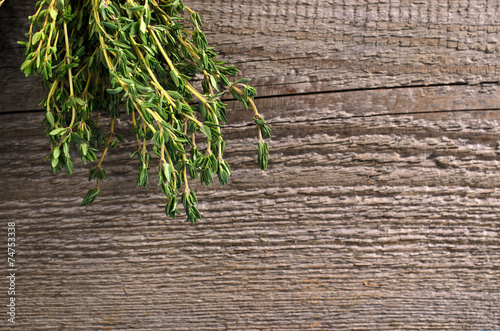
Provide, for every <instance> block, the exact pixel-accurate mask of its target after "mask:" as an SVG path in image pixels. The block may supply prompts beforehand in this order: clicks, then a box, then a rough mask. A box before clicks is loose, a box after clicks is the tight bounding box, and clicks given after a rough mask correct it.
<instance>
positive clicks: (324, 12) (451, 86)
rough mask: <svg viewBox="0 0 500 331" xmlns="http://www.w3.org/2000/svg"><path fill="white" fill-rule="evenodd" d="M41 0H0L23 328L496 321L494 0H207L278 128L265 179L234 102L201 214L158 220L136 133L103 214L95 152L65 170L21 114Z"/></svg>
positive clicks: (5, 156)
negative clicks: (26, 49)
mask: <svg viewBox="0 0 500 331" xmlns="http://www.w3.org/2000/svg"><path fill="white" fill-rule="evenodd" d="M189 3H190V5H191V7H192V8H194V9H199V8H203V2H202V1H198V0H193V1H189ZM32 6H33V3H32V2H31V1H27V0H20V1H15V2H14V1H7V2H6V3H4V5H3V6H2V8H1V9H0V20H1V21H0V29H1V33H0V47H2V48H1V49H0V112H3V113H4V114H0V117H1V121H0V132H1V133H2V135H1V138H0V151H1V152H2V157H1V158H0V168H1V169H2V171H3V174H2V179H1V185H2V190H1V191H0V201H1V204H0V219H2V220H3V221H4V222H2V224H5V221H16V223H17V234H18V242H17V244H18V246H17V249H18V255H17V257H18V265H19V272H18V278H17V288H18V292H17V299H16V300H17V301H16V302H17V304H18V306H17V307H18V323H19V324H20V325H21V328H23V329H31V328H36V329H42V330H43V329H45V330H53V329H72V330H73V329H103V330H119V329H127V328H133V329H138V330H141V329H144V330H147V329H148V330H149V329H175V330H199V329H210V330H273V329H275V330H347V329H348V330H394V329H398V330H416V329H418V330H480V329H488V330H493V329H500V324H499V323H500V322H499V321H500V315H499V312H500V304H499V303H500V281H499V279H500V271H499V270H500V268H499V267H500V253H499V252H500V235H499V233H500V228H499V224H498V213H499V210H500V190H499V189H498V182H499V180H500V177H499V176H500V171H499V170H500V169H499V167H500V166H499V163H498V159H499V157H500V155H499V154H500V149H499V148H500V147H499V146H500V129H499V126H498V120H499V110H498V108H499V106H498V105H499V104H500V102H499V101H500V91H499V90H498V88H497V85H496V84H495V83H493V84H492V83H491V82H496V81H498V78H497V77H498V64H499V62H498V61H499V60H498V59H497V51H498V42H499V40H500V39H499V36H498V26H499V22H498V20H499V19H500V18H499V17H500V16H499V15H498V12H499V11H500V4H498V3H497V2H496V1H488V0H482V1H479V0H470V1H465V0H463V1H462V0H457V1H447V2H442V1H441V2H438V1H436V0H428V1H406V0H391V1H385V2H384V1H378V2H376V1H365V2H359V1H352V0H344V1H333V2H332V1H323V0H319V1H316V2H303V1H296V0H295V1H292V0H272V1H265V2H262V1H260V2H258V1H253V0H249V1H239V0H238V1H236V0H234V1H215V2H213V7H212V9H202V10H201V15H202V16H203V17H204V18H205V22H207V28H208V32H209V39H211V40H212V41H213V42H212V44H213V45H214V46H215V47H216V48H217V49H219V50H220V51H221V53H222V55H223V56H224V58H226V59H227V60H229V61H230V62H233V63H238V64H239V66H240V67H241V68H242V69H243V73H244V74H245V75H247V76H249V77H255V79H254V82H255V83H256V85H257V87H260V88H259V93H260V95H262V96H263V97H262V98H260V99H258V100H257V103H258V106H259V108H260V109H261V110H262V112H263V113H264V115H265V116H266V118H267V119H268V120H269V121H270V122H271V123H272V125H273V139H271V141H270V147H271V158H270V164H269V169H268V171H267V172H265V173H262V172H260V171H258V170H257V166H256V160H255V158H256V156H255V154H256V153H255V139H253V138H251V137H253V136H254V133H255V132H254V130H255V129H254V127H253V126H252V125H250V121H249V119H250V116H251V114H250V113H249V112H247V111H244V110H242V109H241V106H239V105H236V104H234V103H233V102H231V101H228V103H229V106H228V108H229V109H231V112H230V123H231V124H230V125H229V126H228V127H227V130H226V133H225V135H226V138H227V139H228V145H227V156H228V160H229V162H230V164H231V167H232V170H233V175H232V177H231V180H230V185H228V186H226V187H218V186H217V185H215V187H210V188H207V187H203V186H200V185H195V187H196V190H197V192H198V196H199V199H200V202H201V205H200V209H201V211H202V213H203V215H204V219H203V221H202V222H201V223H200V224H199V225H197V226H196V227H192V226H189V225H187V224H186V223H185V222H184V220H183V219H182V218H180V219H177V220H175V221H174V220H170V219H167V218H166V217H165V216H164V213H163V211H162V204H163V203H164V201H163V199H162V197H161V195H160V194H158V189H157V187H155V183H154V181H155V180H154V176H152V178H151V184H150V187H149V188H148V189H147V190H143V189H138V188H136V187H135V184H134V178H135V176H136V161H135V160H130V158H129V157H128V155H129V152H130V151H131V150H132V149H133V143H132V142H129V143H126V144H124V146H122V147H120V148H118V149H117V150H116V151H113V153H110V154H109V156H108V157H107V158H106V161H105V163H104V165H105V167H106V171H107V173H108V175H109V177H110V179H109V180H107V181H105V182H104V183H103V184H102V194H101V195H100V197H99V198H98V200H97V201H96V203H95V204H94V205H92V206H90V207H88V208H83V207H80V206H79V203H80V201H81V198H82V195H83V194H84V193H85V191H86V190H87V189H88V187H89V184H88V183H87V182H86V177H87V171H86V170H84V169H83V167H82V165H81V164H77V170H76V172H75V174H74V175H73V176H72V177H67V176H66V175H62V174H60V175H57V176H51V175H50V171H49V166H48V164H46V163H44V161H43V159H44V156H45V154H46V153H47V151H48V145H47V142H46V139H45V137H44V133H43V129H42V128H41V127H40V126H39V123H40V121H41V118H42V117H43V114H42V113H40V112H33V113H24V114H21V113H18V112H19V111H26V110H35V109H37V108H38V106H37V105H36V104H37V103H38V101H39V100H40V96H41V94H40V93H41V91H40V89H39V87H38V85H37V84H36V81H35V80H34V79H25V78H24V77H23V75H22V73H20V72H19V71H18V69H17V68H18V67H19V66H20V63H21V62H22V59H21V54H22V49H21V48H20V47H19V46H18V45H16V44H15V41H16V40H18V39H20V38H21V37H22V34H23V33H24V31H25V30H26V28H27V24H26V20H25V17H26V16H27V15H29V13H31V11H32V9H31V7H32ZM469 83H474V85H467V84H469ZM460 84H462V85H460ZM426 85H434V86H426ZM410 86H411V87H410ZM401 87H402V88H401ZM5 112H9V113H10V114H5ZM127 129H128V123H127V122H125V121H122V122H120V123H119V130H122V131H123V132H128V131H127ZM153 168H154V167H153ZM0 236H1V237H3V238H5V237H6V227H5V226H2V228H1V229H0ZM6 300H7V297H6V292H5V291H0V301H1V302H7V301H6ZM0 323H1V324H0V325H2V327H5V326H6V323H4V322H3V321H2V322H0Z"/></svg>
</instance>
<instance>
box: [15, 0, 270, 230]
mask: <svg viewBox="0 0 500 331" xmlns="http://www.w3.org/2000/svg"><path fill="white" fill-rule="evenodd" d="M183 16H188V17H189V19H185V18H183ZM29 21H30V23H31V26H30V29H29V31H28V33H27V34H26V36H27V38H28V41H23V42H20V43H21V44H23V45H25V46H26V60H25V62H24V63H23V64H22V66H21V70H22V71H23V72H24V73H25V74H26V76H28V75H30V74H32V73H33V74H37V75H40V76H41V78H42V85H43V87H44V88H45V90H46V91H47V93H46V97H45V99H44V100H43V102H42V105H43V107H44V109H45V111H46V113H45V119H44V124H45V126H46V128H47V132H48V137H49V140H50V143H51V151H50V153H49V154H48V155H47V160H50V163H51V168H52V171H53V172H54V173H57V172H58V171H61V170H65V171H66V172H67V173H68V174H71V173H72V172H73V159H72V157H71V153H70V145H73V146H75V147H76V150H77V153H78V155H79V156H80V158H81V159H82V160H83V162H84V163H85V164H86V163H87V162H97V165H96V166H95V167H94V168H92V169H90V171H89V181H92V180H95V182H96V184H95V186H94V188H92V189H90V190H89V191H88V193H87V195H86V196H85V198H84V199H83V202H82V205H88V204H91V203H92V202H93V201H94V200H95V198H96V197H97V196H98V194H99V183H100V182H101V181H102V180H104V179H106V177H107V176H106V172H105V170H104V168H103V163H104V158H105V156H106V155H107V153H108V151H109V148H110V147H111V148H116V147H117V145H118V144H119V143H120V142H123V141H124V139H123V137H122V136H120V135H119V134H118V133H116V131H115V124H116V121H115V120H116V119H118V118H120V115H121V114H120V105H121V104H124V105H125V109H126V113H127V114H128V115H129V116H130V118H131V121H132V124H133V134H134V136H135V139H136V140H137V150H136V151H135V152H133V153H132V157H137V158H138V160H139V164H138V169H139V173H138V176H137V185H138V186H142V187H146V186H147V184H148V182H149V173H150V165H149V164H150V160H151V158H152V157H156V158H157V159H158V163H159V164H158V185H159V186H160V188H161V190H162V192H163V193H164V195H165V197H166V199H167V203H166V206H165V213H166V214H167V215H168V216H171V217H173V218H175V216H176V215H178V214H180V212H179V210H178V208H177V206H178V199H177V197H178V196H181V202H182V204H183V206H184V209H185V211H186V216H187V219H188V220H189V221H190V222H191V223H193V224H194V223H196V222H198V221H199V220H200V218H201V215H200V212H199V210H198V208H197V205H198V199H197V197H196V195H195V193H194V192H193V191H192V190H191V189H190V187H189V183H188V181H189V179H195V178H197V177H198V176H199V177H200V181H201V183H203V184H205V185H210V184H211V183H212V182H213V178H214V176H217V178H218V180H219V182H220V183H221V184H222V185H224V184H227V182H228V179H229V176H230V175H231V171H230V168H229V165H228V163H227V161H226V160H225V159H224V158H223V153H224V147H225V141H224V139H223V136H222V128H223V125H224V124H225V123H227V115H226V104H224V103H223V102H222V101H221V96H222V95H223V94H224V93H225V91H227V90H229V91H230V93H231V94H232V95H233V96H234V97H235V98H236V99H237V100H239V101H241V102H242V103H243V104H244V105H245V107H246V108H247V109H252V110H253V112H254V118H253V120H254V122H255V124H256V126H257V131H258V137H259V140H258V163H259V165H260V168H261V169H263V170H264V169H266V167H267V160H268V145H267V143H266V142H265V141H264V138H265V137H270V128H269V126H268V124H267V123H266V122H265V120H264V118H263V117H262V116H261V115H260V114H259V112H258V111H257V108H256V106H255V103H254V101H253V99H254V97H255V96H256V94H257V92H256V90H255V88H253V87H251V86H250V85H247V83H248V81H249V80H248V79H240V80H238V81H236V82H234V83H231V82H230V81H229V79H228V76H236V75H238V73H239V70H238V69H237V68H236V67H234V66H228V65H227V64H226V62H223V61H220V60H217V53H216V52H215V51H214V50H213V48H212V47H209V46H208V43H207V40H206V37H205V34H204V32H203V30H202V28H203V23H202V21H201V18H200V16H199V14H198V13H197V12H195V11H193V10H192V9H190V8H188V7H187V6H185V5H184V4H183V1H181V0H123V1H118V0H80V1H76V0H41V1H39V2H38V3H37V5H36V12H35V14H34V15H33V16H30V17H29ZM200 77H202V78H200ZM197 79H201V88H199V89H197V88H196V87H195V85H196V84H194V82H195V81H196V80H197ZM101 114H107V116H101ZM103 118H109V129H108V130H104V132H103V131H102V129H101V127H102V121H103ZM200 139H201V140H204V141H205V142H206V148H205V149H204V151H200V148H199V147H198V145H197V144H196V141H199V140H200ZM101 150H102V152H101ZM98 153H101V156H100V157H99V158H98V157H97V154H98ZM180 190H182V191H180Z"/></svg>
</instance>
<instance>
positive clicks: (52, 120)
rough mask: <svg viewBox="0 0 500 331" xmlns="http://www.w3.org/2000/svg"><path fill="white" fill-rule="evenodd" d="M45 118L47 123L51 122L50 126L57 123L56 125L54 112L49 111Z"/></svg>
mask: <svg viewBox="0 0 500 331" xmlns="http://www.w3.org/2000/svg"><path fill="white" fill-rule="evenodd" d="M45 118H46V119H47V122H49V124H50V126H55V123H54V114H52V112H50V111H48V112H47V113H46V114H45Z"/></svg>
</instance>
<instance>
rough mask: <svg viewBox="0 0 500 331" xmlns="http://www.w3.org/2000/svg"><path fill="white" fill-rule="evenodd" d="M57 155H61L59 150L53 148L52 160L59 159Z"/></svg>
mask: <svg viewBox="0 0 500 331" xmlns="http://www.w3.org/2000/svg"><path fill="white" fill-rule="evenodd" d="M59 155H61V149H60V148H59V147H56V148H54V150H53V151H52V157H53V158H54V159H57V158H59Z"/></svg>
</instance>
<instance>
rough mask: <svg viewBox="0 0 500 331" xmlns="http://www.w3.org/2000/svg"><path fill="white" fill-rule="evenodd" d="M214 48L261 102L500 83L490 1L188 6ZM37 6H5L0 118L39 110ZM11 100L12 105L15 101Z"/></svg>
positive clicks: (499, 21)
mask: <svg viewBox="0 0 500 331" xmlns="http://www.w3.org/2000/svg"><path fill="white" fill-rule="evenodd" d="M187 3H188V4H189V5H190V6H191V7H192V8H194V9H196V10H199V11H200V13H201V15H202V17H203V18H204V20H205V22H206V29H207V35H208V38H209V40H210V41H211V44H212V45H213V46H214V47H215V49H216V50H218V51H219V52H220V53H221V54H222V55H223V57H224V59H226V60H228V61H229V62H230V63H235V64H238V66H239V67H240V68H241V69H242V72H243V75H245V76H248V77H250V78H253V83H254V84H255V85H256V86H257V88H258V90H259V94H260V95H284V94H294V93H308V92H317V91H334V90H345V89H353V88H354V89H359V88H373V87H389V86H411V85H426V84H427V85H428V84H451V83H472V84H477V83H481V82H498V76H499V74H500V70H499V68H500V67H499V66H500V60H499V59H498V56H497V51H498V49H499V40H500V38H499V32H500V30H499V26H500V15H498V13H499V12H500V6H499V4H498V3H497V2H496V1H492V0H490V1H485V0H472V1H470V0H457V1H448V2H443V1H438V0H428V1H406V0H395V1H384V2H371V1H365V2H359V1H334V2H332V1H326V0H321V1H315V2H303V1H296V0H273V1H215V2H211V5H210V8H206V7H207V6H206V5H205V4H204V3H203V1H199V0H192V1H188V2H187ZM31 6H33V2H31V1H29V0H19V1H15V2H13V1H12V2H10V3H5V4H4V6H2V10H1V11H0V19H1V20H2V24H1V25H0V26H1V29H2V33H1V35H2V36H1V37H0V42H1V45H2V47H4V49H3V50H1V51H0V55H1V56H2V58H1V63H2V65H1V66H0V79H1V80H0V83H1V84H0V86H1V87H0V88H1V89H2V90H0V92H1V94H0V101H1V102H0V107H1V108H0V112H5V111H15V110H26V109H37V108H38V106H37V104H38V103H39V102H40V101H41V99H42V97H41V89H40V87H39V86H38V84H37V83H36V80H35V79H28V80H27V79H25V78H24V76H23V74H22V73H21V72H18V70H17V68H19V66H20V64H21V63H22V59H21V57H22V52H23V51H22V48H21V47H20V46H19V45H17V44H16V43H15V41H16V40H19V39H22V38H23V35H24V33H25V32H26V30H27V29H28V27H27V23H26V17H27V16H28V15H30V14H31V12H32V11H33V10H32V9H31V8H30V7H31ZM14 100H15V101H14Z"/></svg>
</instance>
